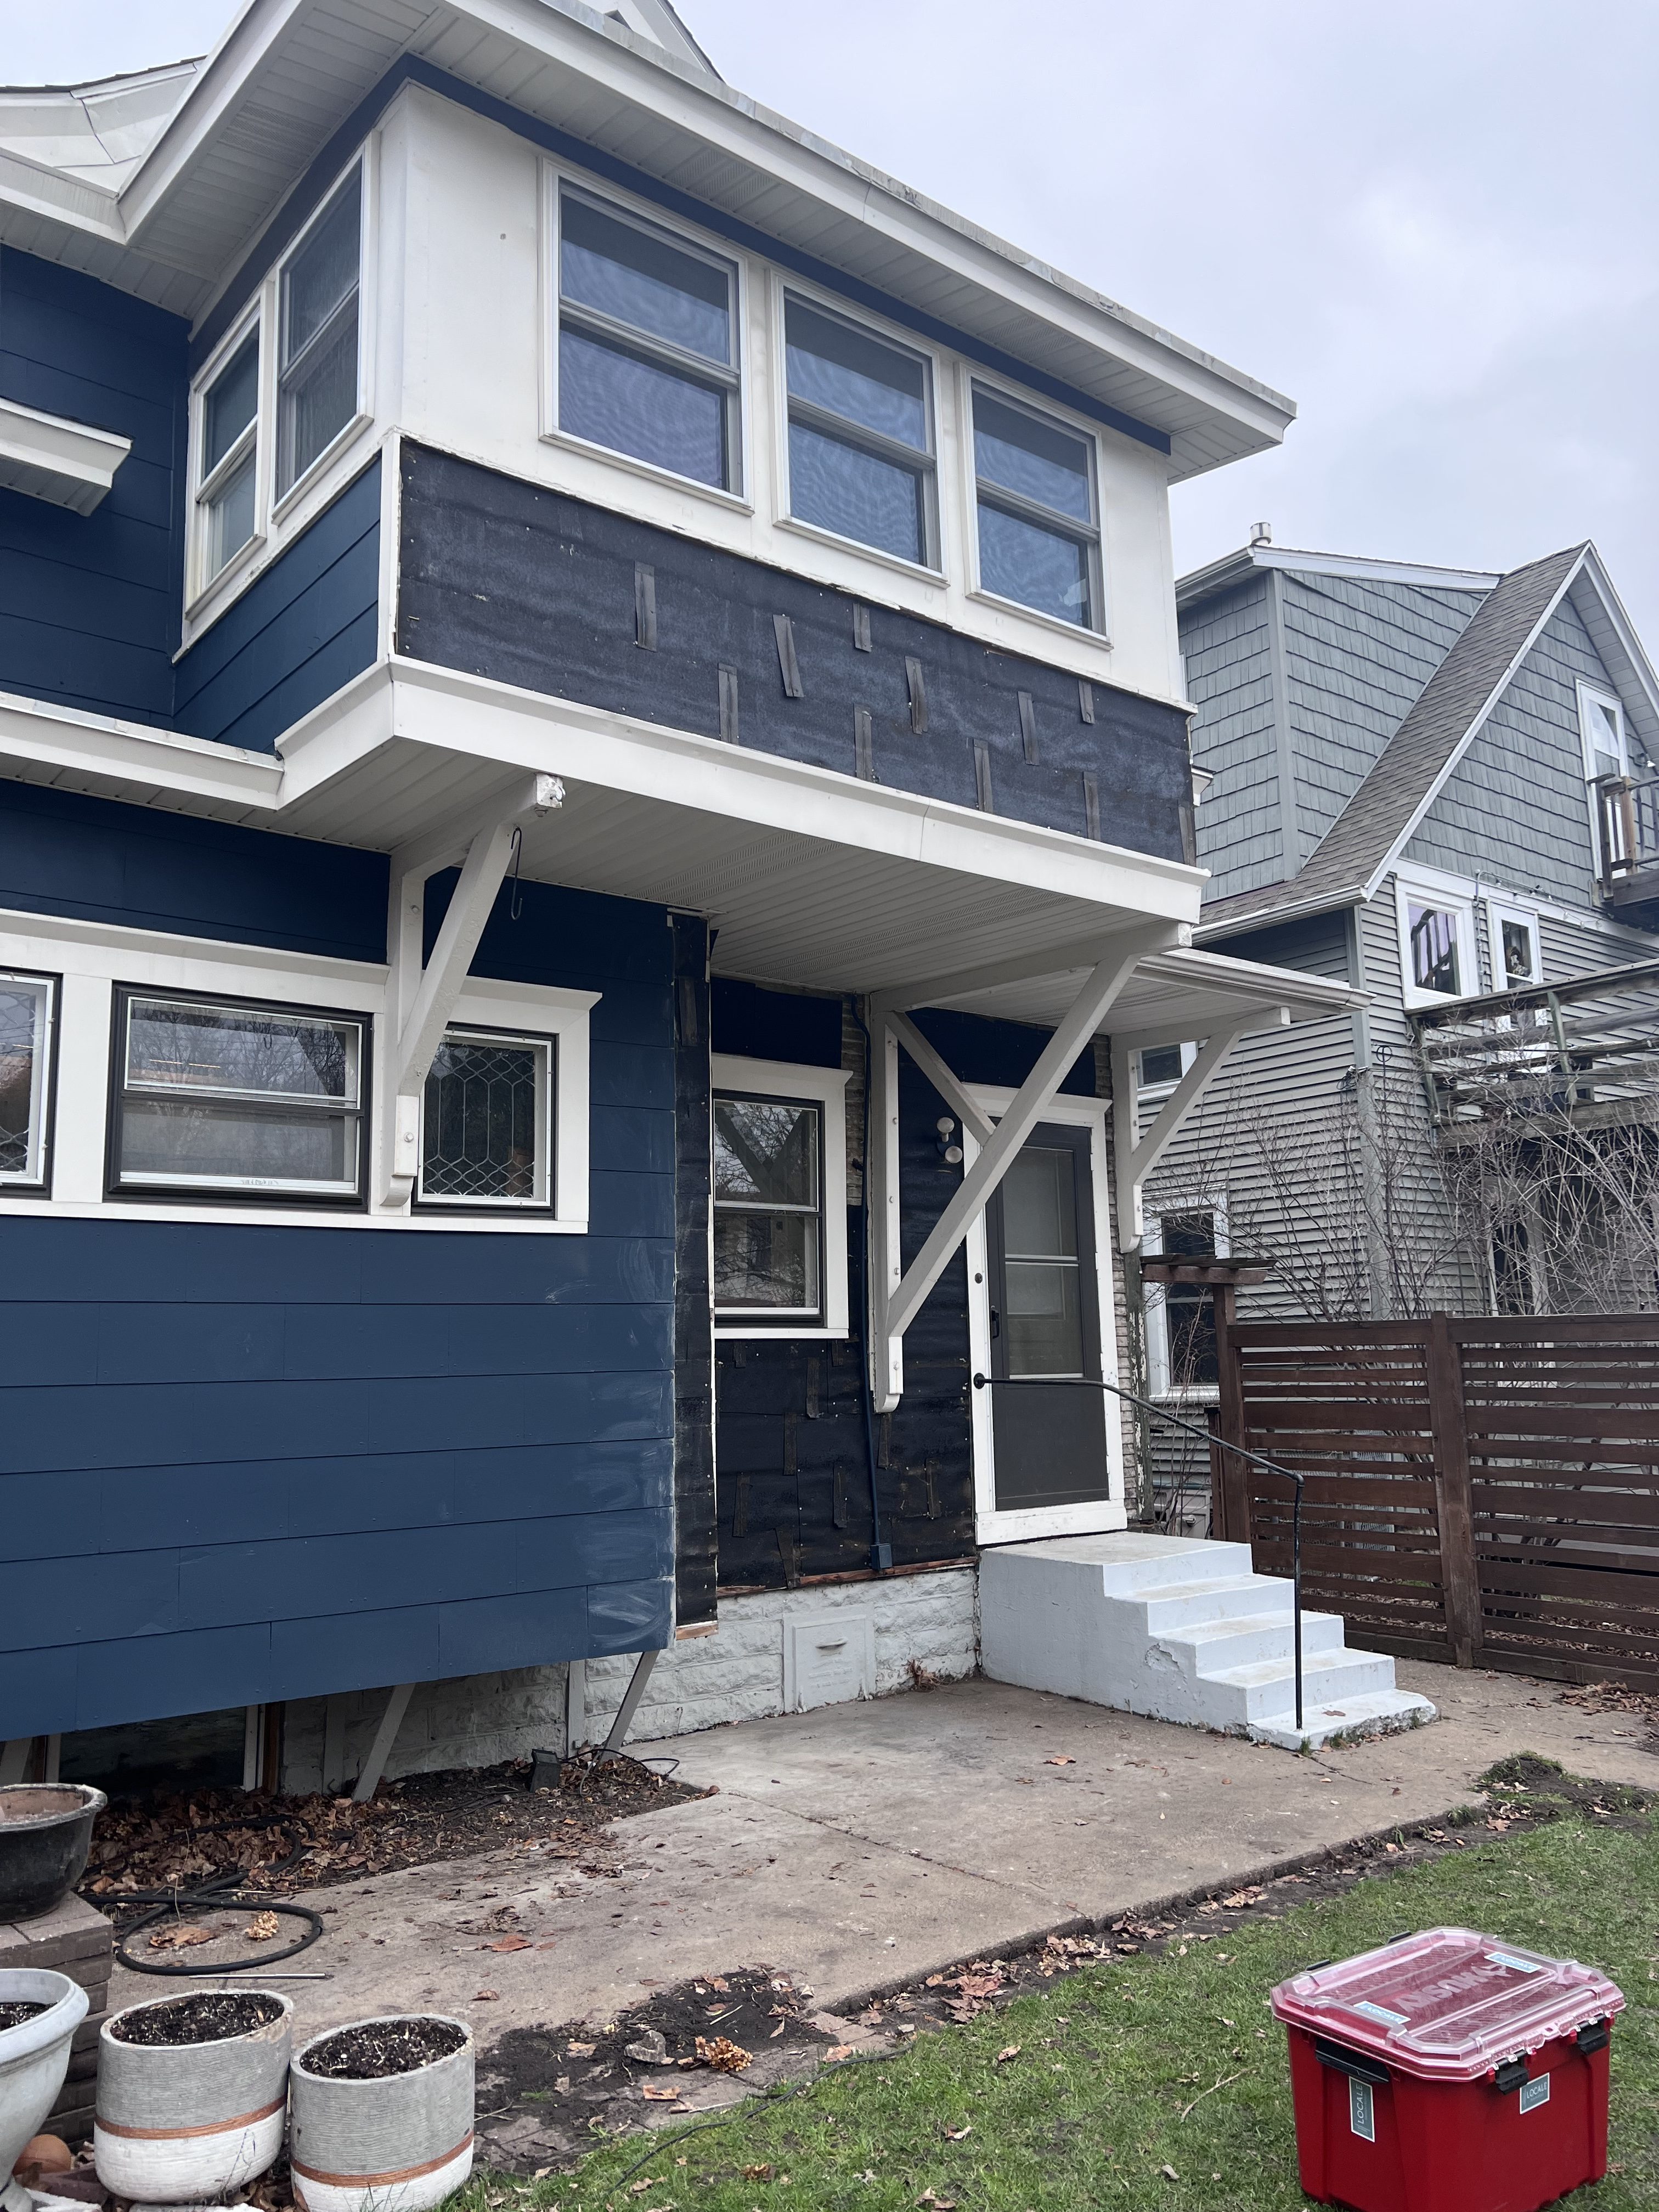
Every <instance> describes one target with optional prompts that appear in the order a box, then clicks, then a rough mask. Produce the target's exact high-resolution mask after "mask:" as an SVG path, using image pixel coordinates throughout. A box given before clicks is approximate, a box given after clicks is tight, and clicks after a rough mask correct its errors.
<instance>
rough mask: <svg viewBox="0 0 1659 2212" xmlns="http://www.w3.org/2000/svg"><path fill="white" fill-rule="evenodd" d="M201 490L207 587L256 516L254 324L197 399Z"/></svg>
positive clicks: (256, 360) (251, 529) (203, 577)
mask: <svg viewBox="0 0 1659 2212" xmlns="http://www.w3.org/2000/svg"><path fill="white" fill-rule="evenodd" d="M198 435H199V437H200V451H201V464H200V467H201V485H200V489H198V490H197V495H196V500H197V513H198V516H199V518H200V519H199V521H198V524H197V528H198V531H199V532H200V535H199V538H198V539H197V543H198V544H199V546H200V548H201V552H200V566H201V574H200V580H201V581H202V582H203V583H204V584H208V583H211V581H212V580H213V579H214V578H215V577H216V575H217V574H219V573H220V571H221V570H222V568H225V567H227V566H228V563H229V562H232V561H234V559H235V557H236V556H237V555H238V554H239V553H240V551H241V550H242V548H243V547H244V546H245V545H246V544H248V543H249V542H250V540H251V539H252V537H253V535H254V532H255V528H256V526H257V520H258V464H259V450H258V448H259V325H258V323H257V322H256V323H255V324H254V325H253V327H252V330H251V331H248V332H247V334H246V337H243V338H242V339H241V341H240V343H238V344H237V345H236V347H235V348H234V350H233V352H232V354H231V356H230V358H229V360H228V361H227V362H225V364H224V366H223V367H222V368H220V369H218V370H217V371H216V373H215V374H213V375H212V376H211V377H210V379H209V380H208V382H207V383H206V385H205V386H204V388H203V391H202V394H201V428H200V432H199V434H198Z"/></svg>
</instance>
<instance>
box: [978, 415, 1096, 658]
mask: <svg viewBox="0 0 1659 2212" xmlns="http://www.w3.org/2000/svg"><path fill="white" fill-rule="evenodd" d="M1094 459H1095V456H1094V441H1093V440H1092V439H1091V438H1087V437H1085V436H1083V435H1081V434H1080V433H1079V432H1078V431H1075V430H1072V429H1068V428H1066V425H1065V424H1064V423H1063V422H1056V421H1054V418H1053V417H1052V416H1048V415H1040V414H1038V413H1037V412H1036V410H1035V409H1033V408H1030V407H1024V406H1016V405H1015V404H1014V403H1013V402H1012V400H1008V399H1005V398H1002V397H1001V396H1000V394H998V393H996V392H987V391H986V390H985V389H984V388H983V387H982V386H979V385H977V384H976V385H975V386H974V477H975V495H976V500H977V504H978V508H979V580H980V588H981V591H986V592H994V594H995V596H996V597H997V598H998V599H1012V600H1013V601H1014V602H1015V603H1016V604H1017V605H1019V606H1022V607H1030V608H1033V609H1035V611H1036V612H1037V613H1038V614H1042V615H1047V616H1048V617H1050V619H1051V620H1053V621H1054V622H1063V623H1076V624H1078V625H1079V628H1081V629H1101V628H1103V623H1102V622H1101V618H1100V613H1101V584H1100V518H1099V513H1098V509H1097V501H1096V495H1095V466H1094Z"/></svg>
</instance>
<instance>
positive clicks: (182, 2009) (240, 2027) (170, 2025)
mask: <svg viewBox="0 0 1659 2212" xmlns="http://www.w3.org/2000/svg"><path fill="white" fill-rule="evenodd" d="M282 2016H283V2008H282V2006H281V2005H280V2004H279V2003H278V2002H277V2001H276V1998H275V1997H273V1996H266V1995H265V1994H264V1992H263V1991H261V1990H223V1991H215V1990H202V1991H200V1992H199V1993H197V1994H195V1995H193V1996H187V1997H165V1998H163V1999H162V2001H161V2002H160V2003H159V2004H150V2005H142V2006H140V2007H139V2008H137V2010H136V2011H133V2012H127V2013H123V2014H122V2015H120V2017H119V2018H118V2019H117V2020H114V2021H111V2023H110V2031H109V2032H110V2033H111V2034H112V2036H113V2037H114V2038H115V2039H116V2040H117V2041H118V2043H137V2044H143V2045H146V2046H148V2047H151V2048H174V2049H176V2048H179V2047H181V2046H183V2045H188V2044H195V2043H228V2041H229V2040H230V2039H231V2038H232V2037H233V2036H238V2035H252V2033H254V2031H255V2030H256V2029H257V2028H261V2027H270V2024H271V2022H272V2021H276V2020H280V2019H281V2018H282Z"/></svg>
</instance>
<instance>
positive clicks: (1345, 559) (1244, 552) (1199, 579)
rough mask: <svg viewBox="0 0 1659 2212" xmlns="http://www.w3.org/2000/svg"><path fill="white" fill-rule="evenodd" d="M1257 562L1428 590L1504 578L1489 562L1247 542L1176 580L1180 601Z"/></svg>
mask: <svg viewBox="0 0 1659 2212" xmlns="http://www.w3.org/2000/svg"><path fill="white" fill-rule="evenodd" d="M1256 568H1291V569H1296V570H1297V571H1299V572H1300V573H1301V574H1303V575H1306V576H1352V577H1353V578H1354V579H1355V580H1356V581H1358V582H1360V583H1370V584H1415V585H1417V586H1419V589H1421V590H1423V591H1425V592H1490V591H1492V590H1493V589H1494V588H1495V587H1496V586H1498V584H1501V583H1502V582H1503V578H1502V576H1501V575H1496V574H1492V572H1491V571H1489V570H1487V569H1485V568H1426V567H1425V566H1423V565H1422V564H1420V563H1419V562H1415V561H1372V560H1368V559H1367V558H1365V557H1364V556H1363V555H1359V554H1348V553H1304V552H1300V551H1298V550H1297V548H1296V547H1295V546H1293V545H1246V546H1242V547H1241V548H1240V549H1239V550H1238V551H1237V552H1236V553H1227V554H1224V555H1223V556H1222V557H1221V559H1220V560H1218V561H1212V562H1210V563H1209V565H1208V566H1207V567H1206V568H1194V570H1193V571H1192V572H1191V574H1188V575H1185V576H1180V577H1177V578H1176V605H1177V606H1182V607H1185V606H1191V605H1195V604H1196V603H1197V602H1198V601H1199V600H1200V599H1208V598H1209V596H1210V594H1211V593H1212V592H1218V591H1221V590H1224V589H1225V588H1226V586H1229V585H1231V584H1237V583H1242V582H1243V580H1244V579H1245V577H1246V576H1248V575H1249V574H1250V573H1251V571H1252V570H1254V569H1256Z"/></svg>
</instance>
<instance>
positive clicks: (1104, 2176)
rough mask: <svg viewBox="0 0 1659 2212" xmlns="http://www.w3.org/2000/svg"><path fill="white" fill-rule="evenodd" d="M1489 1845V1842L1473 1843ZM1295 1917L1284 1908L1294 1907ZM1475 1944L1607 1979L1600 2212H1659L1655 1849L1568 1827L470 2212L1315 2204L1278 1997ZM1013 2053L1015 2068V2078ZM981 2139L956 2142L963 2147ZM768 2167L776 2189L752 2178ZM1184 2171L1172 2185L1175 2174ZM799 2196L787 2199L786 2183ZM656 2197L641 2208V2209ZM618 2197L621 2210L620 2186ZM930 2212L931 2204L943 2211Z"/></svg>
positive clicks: (1030, 2007)
mask: <svg viewBox="0 0 1659 2212" xmlns="http://www.w3.org/2000/svg"><path fill="white" fill-rule="evenodd" d="M1474 1833H1480V1834H1483V1835H1486V1834H1487V1832H1486V1831H1484V1830H1478V1831H1474ZM1281 1894H1282V1893H1281ZM1440 1924H1454V1925H1462V1926H1465V1927H1473V1928H1476V1929H1481V1930H1482V1931H1483V1932H1486V1933H1490V1934H1492V1935H1494V1936H1501V1937H1503V1938H1504V1939H1506V1940H1507V1941H1509V1942H1512V1943H1516V1944H1520V1945H1524V1946H1526V1947H1527V1948H1531V1949H1535V1950H1541V1951H1545V1952H1549V1953H1553V1954H1561V1955H1563V1956H1571V1957H1574V1958H1577V1959H1581V1960H1585V1961H1586V1962H1587V1963H1589V1964H1591V1965H1594V1966H1598V1967H1600V1968H1601V1969H1602V1970H1603V1971H1604V1972H1607V1973H1608V1974H1610V1975H1611V1976H1612V1978H1613V1980H1614V1981H1615V1982H1617V1983H1618V1984H1619V1985H1620V1988H1621V1989H1622V1990H1624V1992H1625V1995H1626V1999H1627V2001H1628V2006H1629V2009H1628V2010H1627V2011H1626V2013H1625V2014H1624V2015H1622V2016H1621V2018H1620V2021H1619V2023H1618V2026H1617V2028H1616V2030H1615V2033H1614V2037H1613V2060H1612V2068H1613V2120H1612V2145H1611V2151H1610V2158H1611V2160H1612V2166H1613V2170H1612V2171H1611V2172H1609V2174H1608V2177H1607V2180H1606V2182H1605V2183H1604V2184H1603V2185H1601V2189H1600V2190H1599V2191H1597V2192H1596V2194H1595V2197H1594V2199H1593V2200H1592V2199H1587V2200H1586V2203H1587V2207H1588V2204H1589V2203H1591V2202H1593V2203H1594V2204H1595V2212H1652V2208H1653V2207H1654V2206H1655V2205H1656V2204H1659V1978H1656V1977H1659V1832H1656V1831H1655V1830H1654V1829H1653V1828H1652V1827H1650V1826H1647V1825H1645V1824H1644V1825H1642V1826H1638V1827H1634V1828H1632V1827H1613V1826H1608V1825H1607V1824H1606V1823H1605V1822H1601V1821H1598V1820H1593V1819H1592V1820H1589V1821H1588V1823H1587V1822H1586V1820H1584V1819H1583V1818H1581V1817H1567V1818H1564V1819H1562V1820H1559V1821H1555V1822H1553V1823H1552V1824H1551V1825H1549V1826H1543V1827H1540V1828H1536V1829H1533V1830H1531V1831H1529V1832H1523V1833H1519V1834H1511V1835H1504V1836H1502V1837H1498V1836H1490V1835H1487V1839H1486V1841H1484V1842H1481V1843H1479V1844H1474V1843H1471V1844H1470V1845H1469V1847H1468V1849H1467V1850H1462V1851H1451V1852H1449V1853H1448V1854H1447V1855H1446V1856H1445V1857H1443V1858H1440V1859H1438V1860H1437V1861H1433V1862H1431V1863H1427V1864H1422V1865H1419V1866H1415V1867H1412V1868H1408V1869H1405V1870H1403V1871H1402V1872H1401V1873H1399V1874H1397V1875H1389V1876H1380V1877H1379V1878H1377V1879H1376V1880H1366V1881H1360V1882H1358V1883H1356V1885H1355V1886H1354V1887H1353V1888H1352V1891H1350V1892H1349V1893H1346V1894H1345V1895H1342V1896H1340V1897H1336V1898H1333V1899H1329V1900H1328V1901H1324V1902H1319V1903H1313V1904H1309V1905H1303V1906H1299V1907H1296V1908H1293V1909H1291V1910H1289V1911H1286V1912H1285V1914H1284V1915H1283V1917H1280V1918H1279V1919H1277V1920H1271V1919H1267V1918H1266V1917H1263V1918H1261V1920H1258V1921H1254V1922H1252V1923H1247V1924H1246V1925H1244V1926H1243V1927H1241V1928H1239V1929H1237V1931H1236V1932H1235V1933H1233V1934H1231V1935H1229V1936H1223V1937H1221V1938H1218V1940H1216V1941H1214V1942H1206V1943H1201V1944H1200V1943H1193V1944H1190V1945H1189V1946H1188V1950H1187V1954H1186V1955H1185V1956H1184V1957H1182V1956H1179V1955H1176V1954H1174V1953H1167V1954H1164V1956H1161V1957H1145V1956H1140V1957H1133V1958H1126V1959H1125V1960H1123V1962H1122V1963H1121V1965H1113V1966H1091V1967H1088V1968H1085V1969H1083V1970H1081V1971H1079V1972H1077V1973H1074V1974H1072V1975H1068V1976H1066V1977H1063V1978H1057V1979H1056V1981H1055V1983H1054V1984H1053V1985H1052V1986H1051V1987H1050V1988H1049V1989H1048V1990H1046V1991H1045V1992H1044V1993H1043V1994H1042V1995H1041V1996H1028V1997H1022V1998H1020V1999H1018V2000H1017V2001H1016V2002H1014V2003H1013V2004H1012V2005H1011V2006H1009V2007H1008V2008H1006V2009H1002V2010H998V2011H996V2012H994V2013H987V2014H986V2015H983V2016H982V2017H981V2018H980V2019H979V2020H976V2021H974V2022H973V2023H972V2024H971V2025H969V2026H968V2027H957V2028H951V2029H948V2030H946V2031H945V2032H943V2033H937V2034H930V2035H925V2036H923V2037H922V2038H921V2039H920V2040H919V2042H918V2044H917V2045H916V2046H915V2047H914V2048H912V2049H909V2050H906V2051H902V2052H900V2053H899V2054H898V2055H896V2056H894V2057H888V2058H883V2059H881V2060H879V2061H876V2062H865V2061H860V2062H855V2063H845V2064H843V2065H842V2066H841V2067H839V2068H833V2069H824V2070H823V2072H822V2073H821V2074H820V2075H819V2076H818V2078H817V2081H815V2082H814V2084H813V2085H812V2086H811V2087H810V2088H808V2089H806V2090H805V2092H804V2093H797V2094H795V2095H794V2096H793V2097H792V2098H790V2099H789V2100H788V2101H787V2102H783V2101H780V2100H781V2097H782V2095H783V2093H782V2092H781V2091H780V2092H774V2093H773V2096H772V2098H770V2099H769V2100H765V2101H758V2100H757V2103H756V2104H754V2105H753V2106H749V2107H747V2108H745V2109H744V2112H743V2113H742V2115H741V2117H739V2118H737V2119H735V2120H733V2121H732V2122H730V2123H729V2124H726V2125H724V2126H721V2127H717V2128H713V2129H709V2130H706V2131H704V2132H692V2131H690V2130H689V2129H688V2130H675V2129H666V2130H664V2132H663V2136H662V2139H661V2142H660V2147H659V2148H658V2149H657V2150H655V2151H654V2152H653V2155H652V2157H651V2159H650V2160H649V2161H648V2163H647V2164H646V2165H644V2166H640V2167H638V2170H637V2171H636V2172H635V2173H634V2174H633V2175H632V2176H631V2177H629V2175H628V2169H629V2167H632V2166H635V2161H636V2160H639V2158H640V2157H641V2152H642V2151H643V2149H644V2148H645V2142H644V2138H643V2137H641V2136H629V2137H626V2138H619V2139H617V2141H616V2142H613V2143H611V2144H609V2145H607V2146H606V2147H605V2148H604V2149H602V2150H599V2151H597V2152H595V2153H594V2154H593V2155H592V2156H591V2157H590V2158H588V2159H586V2160H584V2162H583V2164H582V2165H581V2166H580V2169H579V2170H578V2172H576V2174H575V2175H574V2177H573V2176H571V2175H569V2174H564V2175H561V2176H556V2177H550V2178H549V2179H546V2180H544V2181H542V2182H539V2183H529V2182H517V2181H513V2180H511V2179H507V2178H506V2177H504V2176H500V2175H491V2176H489V2177H486V2178H483V2179H480V2180H479V2181H477V2182H475V2183H474V2184H473V2185H472V2187H471V2190H470V2191H469V2192H468V2198H467V2199H464V2200H463V2204H464V2205H466V2204H467V2203H469V2200H470V2205H471V2212H486V2208H488V2212H495V2208H498V2207H501V2206H510V2207H513V2208H514V2212H528V2208H530V2207H532V2206H550V2205H554V2204H559V2205H564V2206H573V2207H580V2208H581V2212H600V2208H602V2207H604V2206H605V2205H606V2204H608V2203H614V2204H616V2205H617V2206H628V2207H637V2208H639V2212H655V2208H659V2207H665V2206H672V2207H673V2208H675V2212H692V2208H696V2212H756V2208H759V2212H781V2208H784V2207H791V2208H796V2212H808V2209H809V2208H811V2212H819V2208H823V2212H829V2208H835V2207H840V2206H843V2205H845V2206H856V2207H858V2208H860V2212H901V2208H904V2212H910V2208H914V2207H915V2206H916V2205H917V2204H918V2203H920V2204H921V2206H922V2207H923V2208H924V2212H926V2208H927V2206H928V2205H929V2203H930V2201H931V2202H932V2203H935V2204H937V2203H954V2204H956V2205H957V2206H959V2207H960V2208H961V2212H1050V2208H1056V2207H1067V2208H1069V2207H1073V2206H1075V2207H1079V2208H1082V2207H1085V2206H1086V2207H1091V2208H1092V2207H1096V2206H1109V2205H1112V2204H1115V2203H1122V2204H1124V2205H1127V2206H1133V2207H1137V2208H1139V2207H1142V2206H1157V2207H1159V2208H1167V2212H1279V2208H1280V2207H1295V2206H1300V2205H1303V2204H1304V2203H1306V2202H1307V2200H1306V2199H1305V2198H1304V2197H1303V2195H1302V2192H1301V2190H1300V2189H1299V2188H1298V2186H1297V2178H1296V2149H1295V2139H1294V2130H1293V2125H1292V2118H1291V2099H1290V2088H1289V2080H1288V2074H1287V2069H1286V2063H1285V2037H1284V2031H1283V2030H1282V2029H1281V2028H1280V2027H1278V2026H1277V2024H1276V2023H1275V2022H1274V2021H1273V2018H1272V2015H1270V2013H1269V2012H1268V2010H1267V1991H1268V1990H1270V1989H1271V1988H1272V1987H1273V1984H1274V1983H1275V1982H1278V1981H1280V1980H1282V1979H1283V1978H1284V1977H1285V1975H1287V1974H1289V1973H1291V1972H1293V1971H1294V1970H1295V1969H1296V1968H1297V1967H1298V1966H1305V1965H1307V1964H1309V1963H1310V1962H1311V1961H1313V1960H1319V1959H1326V1958H1337V1959H1340V1958H1343V1957H1346V1956H1347V1955H1349V1954H1352V1953H1354V1952H1357V1951H1363V1950H1365V1949H1368V1948H1370V1947H1371V1946H1373V1945H1375V1944H1377V1943H1381V1942H1386V1941H1387V1940H1388V1938H1389V1936H1393V1935H1396V1934H1398V1933H1399V1932H1400V1931H1401V1930H1402V1929H1407V1928H1413V1929H1415V1928H1429V1927H1434V1926H1437V1925H1440ZM1009 2045H1018V2046H1019V2048H1018V2055H1017V2056H1014V2057H1005V2058H1003V2059H1002V2060H1001V2061H1000V2063H999V2058H998V2054H999V2052H1001V2051H1006V2049H1007V2047H1008V2046H1009ZM964 2128H965V2129H967V2130H969V2132H968V2133H966V2134H965V2135H962V2136H960V2138H959V2139H958V2140H956V2141H952V2140H951V2139H950V2137H949V2136H948V2135H947V2130H963V2129H964ZM745 2166H747V2167H750V2168H755V2169H762V2168H766V2167H769V2168H770V2169H771V2174H770V2177H769V2178H768V2177H766V2176H765V2175H763V2174H762V2173H759V2172H757V2173H755V2174H751V2176H750V2178H748V2179H745V2178H744V2172H743V2169H744V2167H745ZM1166 2169H1168V2170H1167V2171H1166ZM785 2177H787V2179H786V2178H785ZM641 2180H645V2181H647V2182H648V2184H649V2185H648V2187H647V2188H646V2189H645V2190H643V2191H639V2190H637V2189H635V2187H634V2186H633V2184H635V2183H638V2182H640V2181H641ZM619 2185H620V2186H619ZM929 2191H931V2192H932V2197H931V2200H930V2197H929V2195H928V2192H929Z"/></svg>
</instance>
